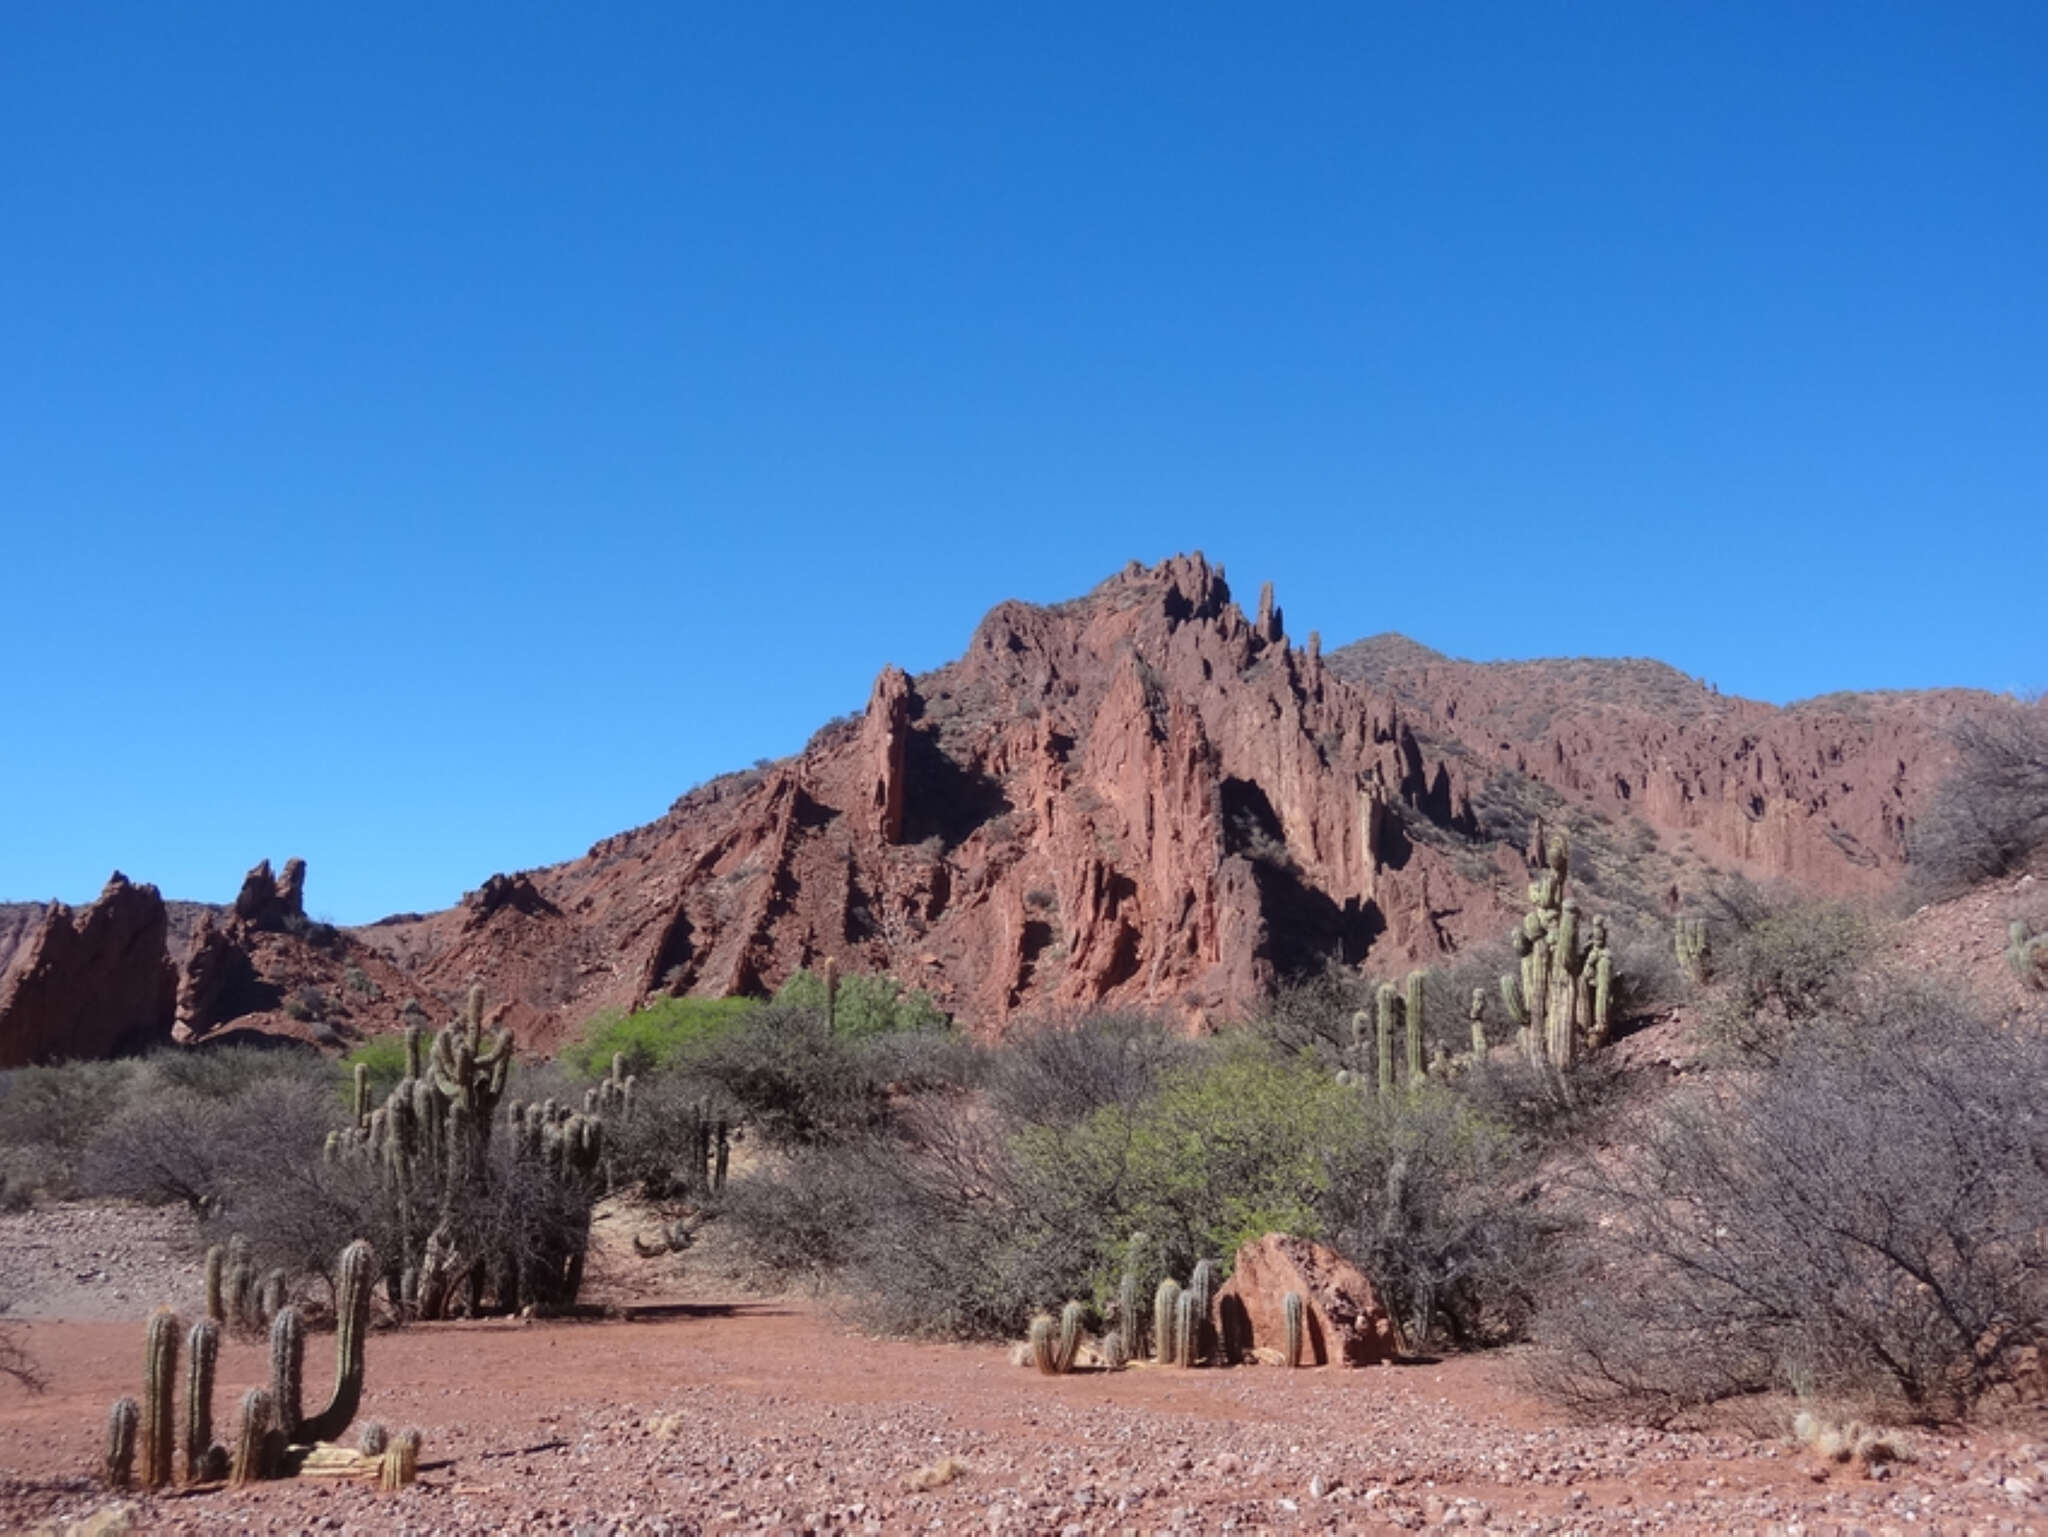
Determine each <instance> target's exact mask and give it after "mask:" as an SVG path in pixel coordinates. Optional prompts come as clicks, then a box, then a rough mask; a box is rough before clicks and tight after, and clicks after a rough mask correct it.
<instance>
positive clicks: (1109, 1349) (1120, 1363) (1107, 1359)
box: [1102, 1329, 1131, 1372]
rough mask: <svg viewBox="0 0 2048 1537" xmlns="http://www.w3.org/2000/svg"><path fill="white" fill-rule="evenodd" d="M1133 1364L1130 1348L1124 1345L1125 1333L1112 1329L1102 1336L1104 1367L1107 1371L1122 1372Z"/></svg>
mask: <svg viewBox="0 0 2048 1537" xmlns="http://www.w3.org/2000/svg"><path fill="white" fill-rule="evenodd" d="M1130 1364H1131V1352H1130V1347H1129V1346H1127V1345H1126V1344H1124V1331H1123V1330H1121V1329H1111V1330H1110V1331H1109V1332H1108V1333H1107V1334H1105V1335H1103V1336H1102V1365H1103V1368H1104V1369H1105V1370H1107V1371H1112V1372H1120V1371H1122V1370H1123V1369H1124V1368H1125V1367H1126V1366H1128V1365H1130Z"/></svg>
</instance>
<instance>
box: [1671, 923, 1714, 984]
mask: <svg viewBox="0 0 2048 1537" xmlns="http://www.w3.org/2000/svg"><path fill="white" fill-rule="evenodd" d="M1675 942H1676V947H1677V950H1678V964H1679V966H1680V967H1681V968H1682V969H1683V970H1684V972H1685V974H1686V977H1687V978H1688V979H1689V980H1690V981H1691V982H1692V984H1693V986H1695V987H1704V986H1706V985H1707V983H1708V982H1709V981H1711V980H1712V977H1713V969H1714V957H1713V948H1712V944H1711V942H1710V941H1709V940H1708V938H1707V920H1706V919H1704V918H1680V919H1679V920H1678V922H1677V932H1676V941H1675Z"/></svg>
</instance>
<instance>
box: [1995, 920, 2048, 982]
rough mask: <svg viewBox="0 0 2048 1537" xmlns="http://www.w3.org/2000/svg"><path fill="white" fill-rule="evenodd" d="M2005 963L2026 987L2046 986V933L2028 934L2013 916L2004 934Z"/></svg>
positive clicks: (2047, 972) (2047, 940)
mask: <svg viewBox="0 0 2048 1537" xmlns="http://www.w3.org/2000/svg"><path fill="white" fill-rule="evenodd" d="M2005 939H2006V944H2005V963H2006V965H2008V966H2010V967H2011V968H2012V974H2013V975H2014V976H2016V977H2018V978H2019V979H2020V981H2021V983H2023V984H2024V985H2025V986H2027V987H2048V933H2041V934H2029V933H2028V932H2027V926H2026V924H2024V923H2022V922H2021V921H2020V920H2019V919H2017V918H2015V919H2013V921H2012V924H2011V926H2010V927H2009V928H2007V930H2006V934H2005Z"/></svg>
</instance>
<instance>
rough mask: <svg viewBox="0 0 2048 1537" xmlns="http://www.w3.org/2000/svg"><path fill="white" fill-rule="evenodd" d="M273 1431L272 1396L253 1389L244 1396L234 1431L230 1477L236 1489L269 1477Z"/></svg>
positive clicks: (261, 1390)
mask: <svg viewBox="0 0 2048 1537" xmlns="http://www.w3.org/2000/svg"><path fill="white" fill-rule="evenodd" d="M270 1434H271V1432H270V1395H269V1394H268V1393H266V1392H265V1391H264V1390H263V1389H262V1388H251V1389H249V1391H248V1392H246V1393H244V1394H243V1395H242V1418H241V1423H240V1424H239V1425H238V1426H237V1428H236V1431H235V1463H234V1470H233V1472H232V1474H231V1478H232V1481H233V1483H234V1484H235V1486H236V1487H237V1488H240V1487H241V1486H242V1485H244V1484H253V1483H255V1482H257V1481H258V1480H259V1479H265V1478H268V1477H269V1476H270V1473H271V1468H270V1446H271V1441H270Z"/></svg>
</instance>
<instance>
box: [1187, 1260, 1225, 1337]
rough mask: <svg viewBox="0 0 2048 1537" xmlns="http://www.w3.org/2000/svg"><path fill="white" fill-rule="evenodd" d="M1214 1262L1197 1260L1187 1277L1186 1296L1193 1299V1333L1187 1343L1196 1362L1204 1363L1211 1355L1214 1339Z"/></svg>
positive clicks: (1216, 1277) (1215, 1276) (1215, 1275)
mask: <svg viewBox="0 0 2048 1537" xmlns="http://www.w3.org/2000/svg"><path fill="white" fill-rule="evenodd" d="M1217 1279H1218V1276H1217V1270H1216V1262H1215V1261H1214V1260H1212V1259H1205V1260H1197V1261H1196V1262H1195V1268H1194V1270H1193V1271H1192V1272H1191V1273H1190V1274H1189V1276H1188V1287H1187V1293H1186V1295H1187V1296H1188V1297H1190V1298H1192V1299H1193V1302H1194V1307H1193V1312H1194V1320H1195V1332H1194V1338H1193V1339H1192V1340H1191V1341H1190V1342H1189V1343H1190V1346H1191V1348H1192V1349H1193V1351H1194V1355H1195V1359H1196V1360H1197V1361H1206V1360H1208V1359H1209V1356H1210V1354H1211V1349H1210V1347H1211V1345H1212V1344H1213V1342H1214V1340H1215V1337H1216V1329H1215V1322H1214V1314H1215V1311H1216V1283H1217Z"/></svg>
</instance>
